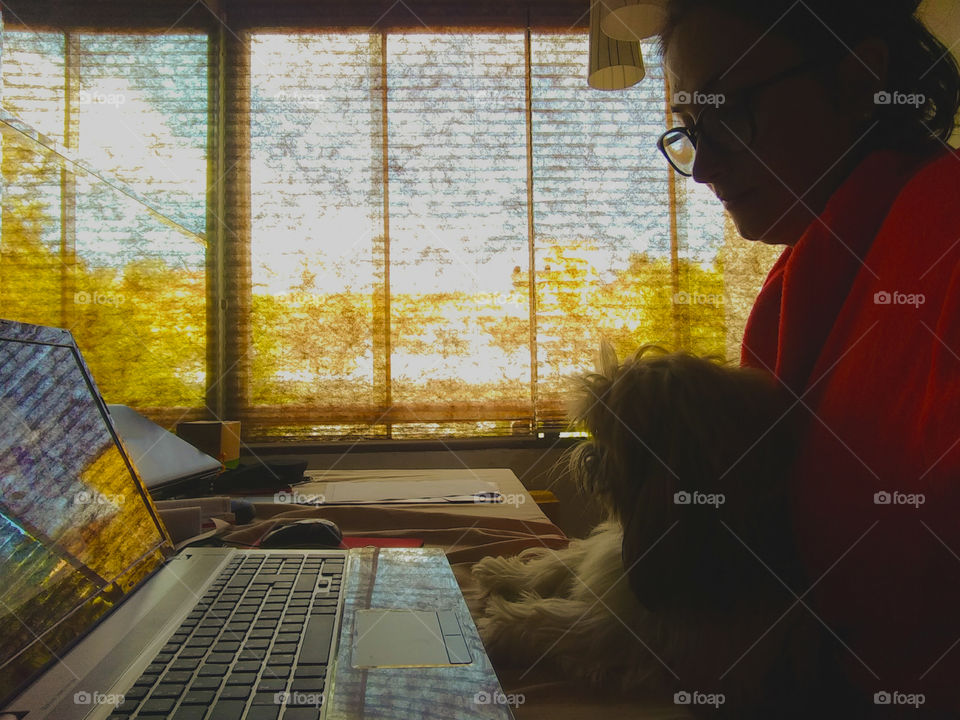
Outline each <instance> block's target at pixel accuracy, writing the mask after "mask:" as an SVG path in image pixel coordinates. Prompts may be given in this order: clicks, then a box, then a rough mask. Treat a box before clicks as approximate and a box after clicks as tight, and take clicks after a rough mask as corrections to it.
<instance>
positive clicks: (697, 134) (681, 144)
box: [657, 60, 822, 177]
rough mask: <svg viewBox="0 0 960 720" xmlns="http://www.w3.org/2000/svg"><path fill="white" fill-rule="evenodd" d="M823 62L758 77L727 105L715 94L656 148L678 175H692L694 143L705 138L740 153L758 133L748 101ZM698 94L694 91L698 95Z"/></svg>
mask: <svg viewBox="0 0 960 720" xmlns="http://www.w3.org/2000/svg"><path fill="white" fill-rule="evenodd" d="M820 62H822V61H819V60H817V61H809V62H804V63H801V64H799V65H795V66H794V67H790V68H787V69H786V70H783V71H782V72H779V73H777V74H776V75H773V76H772V77H769V78H767V79H766V80H761V81H760V82H758V83H754V84H753V85H749V86H747V87H744V88H740V89H739V90H735V91H734V93H735V94H736V95H737V98H738V101H737V102H736V103H730V104H728V103H727V102H725V99H724V98H723V96H722V95H718V96H715V97H718V98H719V99H720V104H718V105H716V106H715V107H707V108H704V109H703V110H701V111H700V114H699V115H697V118H696V120H694V122H693V125H691V126H690V127H675V128H670V129H669V130H667V131H666V132H665V133H664V134H663V135H661V136H660V139H659V140H657V148H659V150H660V152H661V153H663V156H664V157H665V158H666V159H667V162H669V163H670V164H671V165H672V166H673V169H674V170H676V171H677V172H678V173H680V174H681V175H684V176H686V177H690V176H691V175H693V163H694V161H695V160H696V157H697V144H698V143H699V142H700V140H701V139H705V140H706V141H707V142H708V143H709V144H710V147H712V148H714V149H716V150H719V151H721V152H724V153H735V152H742V151H743V150H745V149H746V148H748V147H750V145H751V143H753V140H754V138H755V136H756V134H757V128H756V120H755V118H754V113H753V110H752V108H751V106H750V105H751V100H752V97H753V95H754V93H756V92H757V91H758V90H761V89H763V88H766V87H769V86H771V85H773V84H774V83H778V82H780V81H781V80H786V79H787V78H788V77H792V76H794V75H798V74H800V73H801V72H805V71H806V70H808V69H809V68H810V67H812V66H813V65H816V64H819V63H820ZM699 94H701V93H696V95H699Z"/></svg>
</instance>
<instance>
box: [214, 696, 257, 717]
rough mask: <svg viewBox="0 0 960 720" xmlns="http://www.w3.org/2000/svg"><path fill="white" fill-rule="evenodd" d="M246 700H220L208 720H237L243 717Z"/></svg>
mask: <svg viewBox="0 0 960 720" xmlns="http://www.w3.org/2000/svg"><path fill="white" fill-rule="evenodd" d="M246 704H247V701H246V700H218V701H217V704H216V705H214V706H213V711H212V712H211V713H210V717H209V719H208V720H237V718H239V717H242V716H243V707H244V705H246Z"/></svg>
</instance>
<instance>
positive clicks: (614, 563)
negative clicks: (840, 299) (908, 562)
mask: <svg viewBox="0 0 960 720" xmlns="http://www.w3.org/2000/svg"><path fill="white" fill-rule="evenodd" d="M788 408H789V403H788V402H787V398H785V397H784V395H783V393H782V391H781V389H780V388H779V386H778V385H777V384H776V383H775V382H774V380H773V379H772V378H771V377H770V376H769V375H768V374H766V373H762V372H759V371H755V370H749V369H742V368H733V367H727V366H724V365H721V364H719V363H716V362H713V361H711V360H708V359H701V358H697V357H693V356H691V355H687V354H681V353H674V354H669V353H666V352H665V351H663V350H661V349H660V348H654V347H650V346H646V347H644V348H641V349H640V351H638V352H637V353H636V354H635V355H634V356H633V357H632V358H630V359H628V360H627V361H626V362H624V363H623V364H622V365H621V364H619V363H618V361H617V358H616V355H615V354H614V353H613V351H612V349H610V348H609V347H608V346H605V347H604V348H603V349H602V350H601V367H600V368H599V372H598V373H596V374H592V375H588V376H586V377H584V378H581V379H580V380H579V381H578V387H577V390H576V394H575V398H574V402H573V405H572V417H573V419H574V421H575V422H576V423H579V424H580V425H581V426H583V427H585V428H586V430H587V431H588V433H589V435H590V436H591V440H589V441H586V442H584V443H581V444H580V445H579V446H577V447H576V448H574V449H573V451H572V453H571V455H570V469H571V474H572V476H573V478H574V479H575V481H576V482H577V484H578V486H579V487H580V489H581V491H582V492H585V493H587V494H589V495H592V496H594V497H596V498H598V499H599V500H600V501H601V502H603V504H604V505H605V507H606V510H607V512H608V519H607V520H606V521H604V522H602V523H601V524H600V525H598V526H597V527H596V528H595V529H594V530H593V532H592V533H591V535H590V536H589V537H588V538H586V539H584V540H573V541H572V542H571V543H570V545H569V546H568V547H567V548H566V549H564V550H560V551H554V550H549V549H546V548H536V549H529V550H525V551H524V552H522V553H521V554H520V555H519V556H518V557H513V558H503V557H496V558H492V557H491V558H485V559H483V560H481V561H480V562H478V563H477V564H476V565H475V566H474V568H473V573H474V576H475V577H476V578H477V580H478V582H479V584H480V586H481V588H483V589H484V590H485V591H486V593H487V594H486V598H485V602H486V608H485V614H484V616H483V617H481V618H480V620H479V621H478V626H479V628H480V632H481V635H482V636H483V639H484V642H485V644H486V645H487V648H488V650H489V651H490V653H491V654H492V655H493V657H494V658H495V659H496V660H497V661H498V662H504V663H511V664H518V665H523V666H527V667H530V666H532V665H535V664H539V663H540V662H545V663H550V664H552V665H553V666H554V667H555V668H557V669H559V671H560V672H561V673H562V674H563V675H564V676H565V677H566V678H568V679H571V680H579V681H582V682H584V683H587V684H589V685H590V686H592V687H609V688H619V689H622V690H629V689H636V688H660V689H664V690H670V691H672V692H689V693H694V692H699V693H701V697H706V696H710V695H713V696H717V693H722V694H723V705H724V707H723V708H721V710H724V709H725V710H727V711H728V712H730V711H734V712H736V713H737V715H736V716H737V717H746V716H747V715H746V712H747V709H748V708H753V709H756V710H758V711H759V709H760V708H763V707H764V706H765V705H766V704H767V703H771V702H775V703H776V707H777V708H778V710H777V711H776V714H775V715H769V716H770V717H774V716H776V717H788V716H790V715H788V714H786V713H784V712H782V710H783V708H784V707H785V706H784V703H786V704H787V707H789V703H791V702H795V700H791V697H793V698H798V697H800V695H801V694H802V692H803V691H802V689H800V688H803V687H805V686H809V684H810V683H811V682H812V680H811V678H810V673H811V671H812V669H813V667H814V666H815V665H816V663H817V653H818V652H819V650H818V647H819V642H818V640H817V637H818V633H817V632H815V631H814V630H813V629H812V626H813V625H815V624H816V623H815V622H814V621H812V619H811V618H810V616H809V615H808V614H807V613H806V611H805V609H804V608H803V607H802V606H800V605H798V604H797V603H796V598H795V596H794V595H793V594H792V593H791V592H790V591H788V589H787V588H788V587H789V588H790V589H791V590H792V591H794V592H796V593H798V594H799V593H800V592H801V588H799V587H798V584H799V577H800V576H799V575H798V572H797V570H796V567H797V562H796V560H795V558H794V553H793V550H792V543H791V541H790V533H789V521H788V515H787V507H786V491H785V488H784V485H785V477H786V472H785V471H786V468H787V466H788V464H789V462H790V454H791V448H792V447H793V446H794V443H795V440H794V437H793V435H794V427H793V425H792V424H791V422H790V415H789V413H788V412H787V411H788ZM797 707H799V705H797ZM710 709H712V708H710Z"/></svg>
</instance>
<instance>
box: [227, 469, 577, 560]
mask: <svg viewBox="0 0 960 720" xmlns="http://www.w3.org/2000/svg"><path fill="white" fill-rule="evenodd" d="M311 475H312V479H313V480H314V481H315V482H326V483H328V484H332V483H342V482H364V483H366V482H376V481H377V480H382V479H391V480H398V479H403V480H404V481H409V482H410V483H411V485H412V486H415V483H416V482H418V481H420V480H439V479H455V478H458V477H466V478H473V479H475V480H481V481H492V482H495V483H496V484H497V486H498V487H499V489H500V491H501V492H502V493H503V494H504V495H505V496H506V497H507V498H508V499H509V500H510V502H502V503H490V502H478V503H473V502H469V503H421V504H402V505H398V504H361V505H334V504H320V505H314V506H310V505H297V504H285V503H273V502H255V508H256V513H257V517H258V518H259V519H261V520H265V521H266V522H261V523H257V524H255V525H253V526H250V527H243V528H238V529H237V530H236V531H234V532H232V533H228V534H227V535H225V536H224V539H225V540H229V541H233V542H241V543H252V542H254V541H256V539H258V538H259V537H260V536H262V535H263V533H264V532H266V531H268V530H269V529H270V528H272V527H273V525H274V523H273V522H272V521H274V520H290V519H298V518H308V517H322V518H328V519H330V520H333V521H334V522H335V523H337V525H339V526H340V529H341V530H342V531H343V533H344V534H345V535H354V536H360V537H413V538H418V539H422V540H423V541H424V545H425V546H426V547H439V548H442V549H443V551H444V552H445V553H446V555H447V558H448V559H449V560H450V562H451V563H457V562H470V561H475V560H479V559H480V558H482V557H485V556H487V555H504V556H508V555H515V554H516V553H518V552H520V551H521V550H523V549H525V548H528V547H535V546H546V547H552V548H559V547H564V546H565V545H566V544H567V538H566V536H565V535H564V534H563V532H562V531H561V530H560V529H559V528H558V527H557V526H556V525H554V524H553V523H552V522H550V520H549V519H548V518H547V516H546V515H544V514H543V511H542V510H540V508H539V507H538V506H537V504H536V503H535V502H534V501H533V498H531V497H530V493H528V492H527V490H526V489H525V488H524V487H523V485H522V484H521V483H520V481H519V480H518V479H517V476H516V475H514V474H513V471H511V470H508V469H499V468H497V469H481V470H469V469H464V468H451V469H430V470H390V469H383V470H327V471H319V472H317V473H311ZM296 487H297V486H294V490H295V489H296ZM311 490H312V492H316V493H322V492H323V487H322V486H317V487H315V488H312V489H311ZM293 497H294V498H295V497H296V496H295V495H294V496H293Z"/></svg>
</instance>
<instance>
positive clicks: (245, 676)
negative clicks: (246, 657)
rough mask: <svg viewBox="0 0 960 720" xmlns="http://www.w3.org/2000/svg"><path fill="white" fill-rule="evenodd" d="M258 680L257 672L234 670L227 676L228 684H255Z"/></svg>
mask: <svg viewBox="0 0 960 720" xmlns="http://www.w3.org/2000/svg"><path fill="white" fill-rule="evenodd" d="M256 681H257V673H255V672H252V673H249V672H246V673H243V672H233V673H231V674H230V675H228V676H227V685H247V686H250V685H253V684H254V683H255V682H256Z"/></svg>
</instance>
